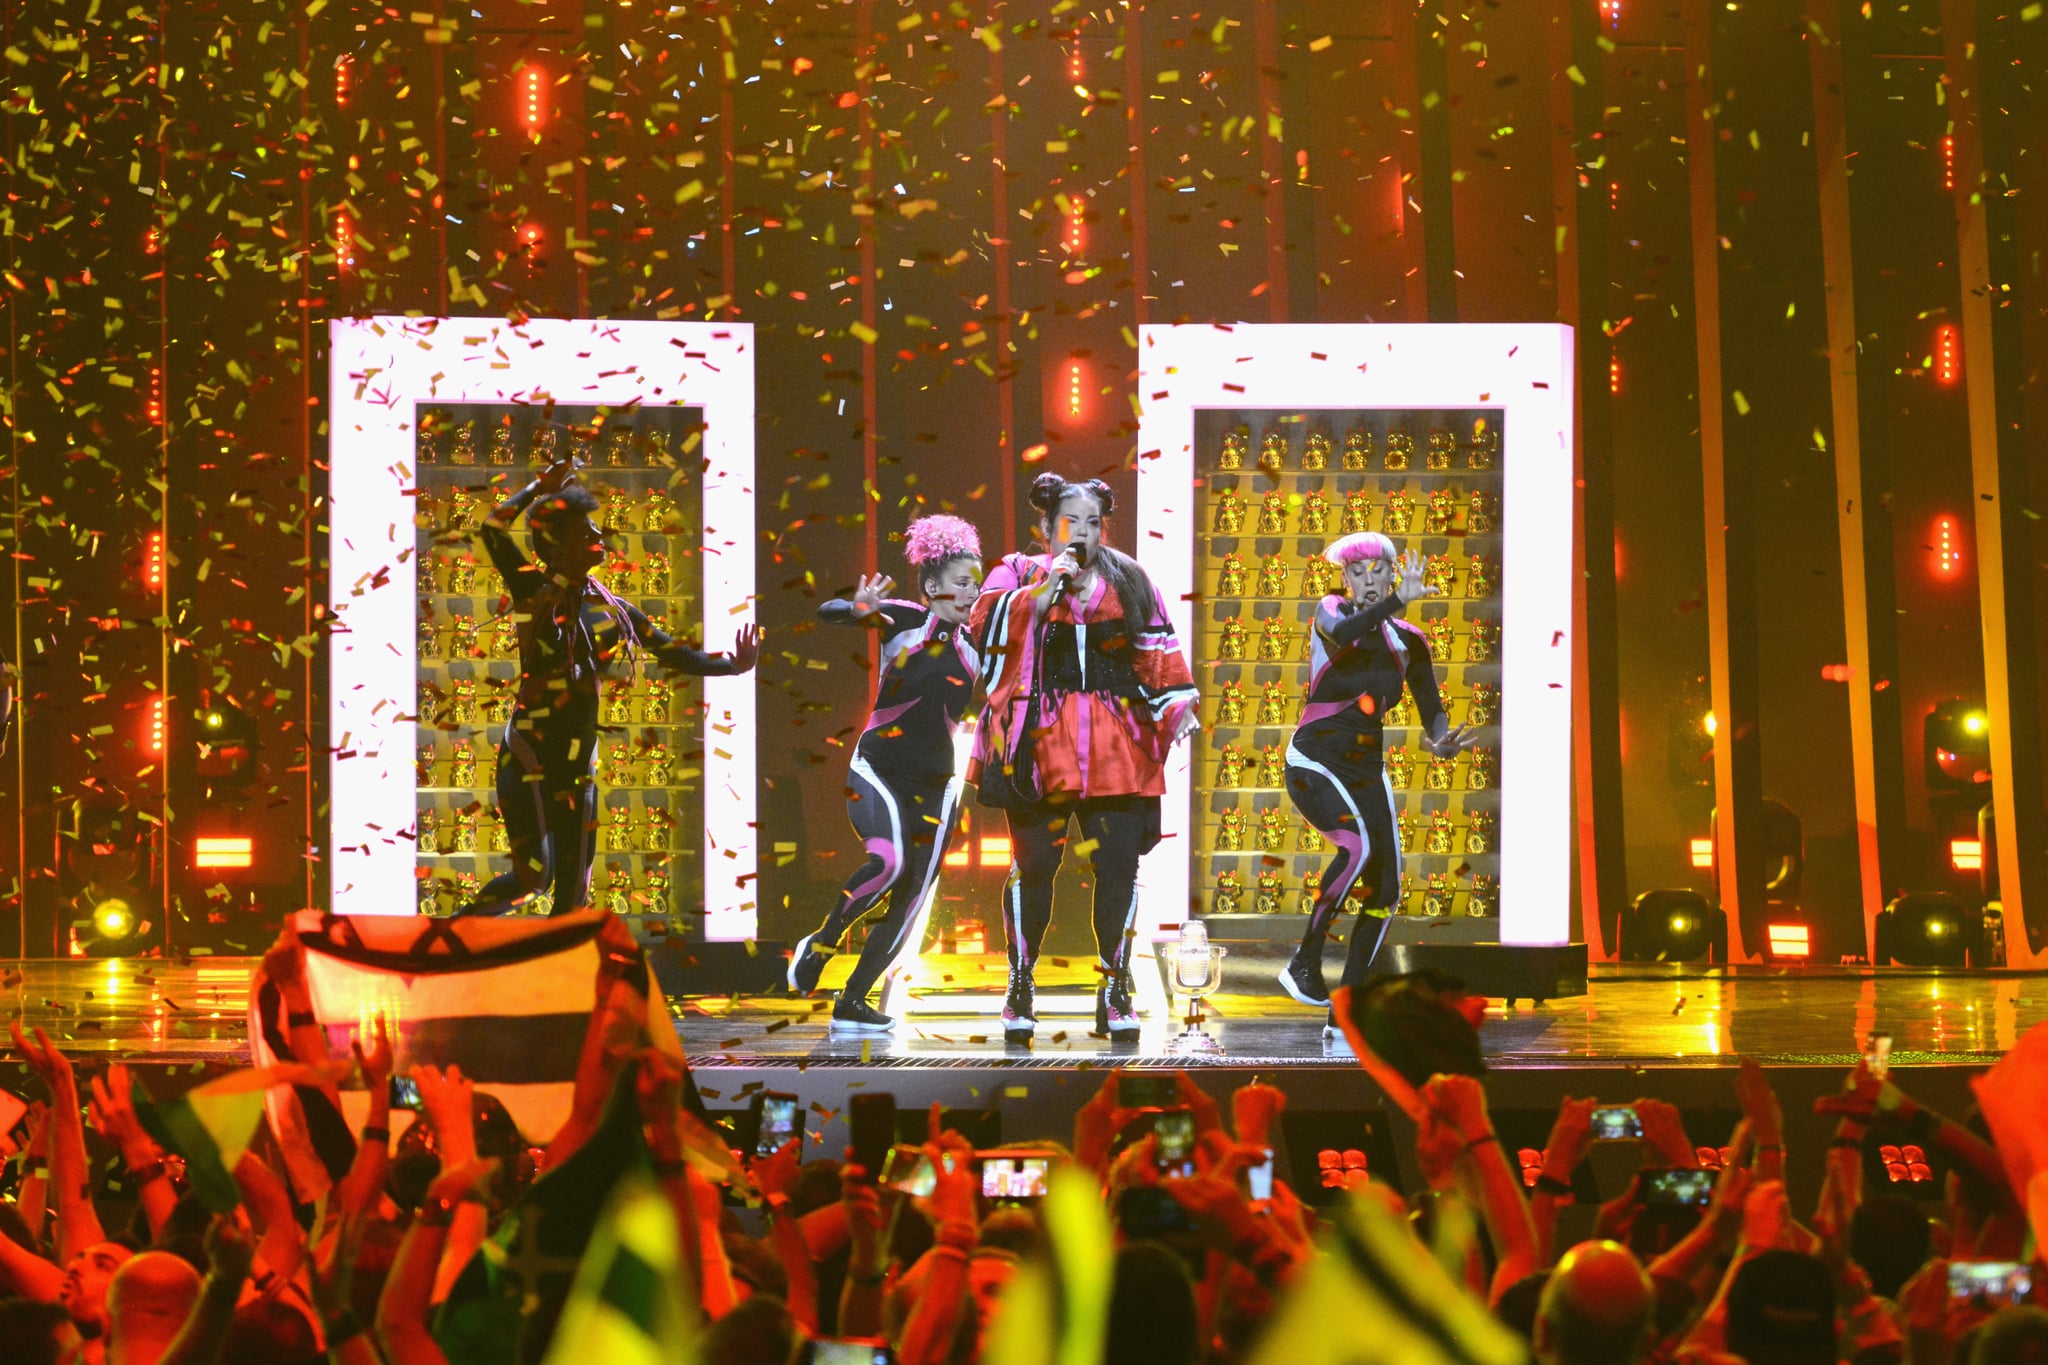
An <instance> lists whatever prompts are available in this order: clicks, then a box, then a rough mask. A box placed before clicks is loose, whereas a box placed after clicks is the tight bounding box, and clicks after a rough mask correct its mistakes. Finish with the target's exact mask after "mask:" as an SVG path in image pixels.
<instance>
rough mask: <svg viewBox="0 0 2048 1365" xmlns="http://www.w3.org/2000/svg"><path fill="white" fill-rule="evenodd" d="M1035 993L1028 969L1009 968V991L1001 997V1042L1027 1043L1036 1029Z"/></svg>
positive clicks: (1036, 1008) (1036, 1009)
mask: <svg viewBox="0 0 2048 1365" xmlns="http://www.w3.org/2000/svg"><path fill="white" fill-rule="evenodd" d="M1036 995H1037V992H1036V990H1035V988H1034V987H1033V985H1032V981H1031V969H1030V968H1029V967H1012V968H1010V990H1009V994H1007V995H1005V996H1004V997H1003V1040H1004V1041H1005V1042H1011V1043H1028V1042H1030V1041H1031V1035H1032V1034H1033V1033H1035V1032H1036V1031H1037V1029H1038V1006H1037V1003H1036Z"/></svg>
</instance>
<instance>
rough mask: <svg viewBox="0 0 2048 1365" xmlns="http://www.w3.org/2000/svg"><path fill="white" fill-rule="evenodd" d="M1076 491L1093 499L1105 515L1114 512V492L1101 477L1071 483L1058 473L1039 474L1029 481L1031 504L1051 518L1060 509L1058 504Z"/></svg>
mask: <svg viewBox="0 0 2048 1365" xmlns="http://www.w3.org/2000/svg"><path fill="white" fill-rule="evenodd" d="M1076 493H1082V494H1086V495H1087V496H1088V497H1091V498H1093V499H1095V505H1096V506H1097V507H1099V508H1101V509H1102V515H1103V516H1105V517H1107V516H1111V515H1113V514H1114V513H1115V512H1116V494H1115V493H1113V492H1112V491H1110V487H1109V485H1108V484H1106V483H1104V482H1103V481H1102V480H1101V479H1084V480H1082V481H1081V482H1080V483H1072V482H1069V481H1068V480H1067V479H1065V478H1062V477H1061V476H1060V475H1058V474H1053V473H1045V474H1040V475H1039V476H1038V477H1037V478H1035V479H1033V480H1032V481H1031V505H1032V506H1033V507H1036V508H1037V509H1038V510H1039V511H1040V512H1042V513H1044V514H1045V516H1046V517H1047V518H1051V517H1052V516H1053V515H1054V514H1055V513H1057V512H1058V511H1059V510H1060V504H1061V503H1063V502H1065V501H1066V500H1067V499H1068V498H1071V497H1073V496H1074V495H1075V494H1076Z"/></svg>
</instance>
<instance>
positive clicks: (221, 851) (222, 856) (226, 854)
mask: <svg viewBox="0 0 2048 1365" xmlns="http://www.w3.org/2000/svg"><path fill="white" fill-rule="evenodd" d="M255 862H256V845H255V842H254V841H253V840H250V839H244V838H220V837H202V838H199V839H195V840H193V841H192V865H193V866H194V867H216V868H218V867H251V866H254V865H255Z"/></svg>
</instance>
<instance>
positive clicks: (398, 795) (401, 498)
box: [327, 317, 757, 940]
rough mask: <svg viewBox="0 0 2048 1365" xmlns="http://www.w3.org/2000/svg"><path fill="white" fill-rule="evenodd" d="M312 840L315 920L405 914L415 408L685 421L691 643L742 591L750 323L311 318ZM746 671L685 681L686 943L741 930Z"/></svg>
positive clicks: (722, 619) (750, 575)
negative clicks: (690, 936) (697, 918)
mask: <svg viewBox="0 0 2048 1365" xmlns="http://www.w3.org/2000/svg"><path fill="white" fill-rule="evenodd" d="M329 327H330V339H331V342H332V351H331V361H330V365H331V374H332V383H331V386H330V388H331V393H332V395H333V400H332V401H333V412H332V414H331V416H330V422H331V432H332V434H331V437H330V462H331V466H332V470H331V474H330V484H329V487H330V497H329V501H330V506H329V508H328V509H327V512H328V515H327V522H328V525H329V528H330V532H329V548H328V555H329V584H330V587H329V602H328V605H329V608H330V610H331V612H332V614H333V618H334V620H333V628H332V646H331V648H330V650H329V655H328V658H329V663H328V693H329V702H328V717H329V725H330V730H329V743H330V745H331V746H332V748H331V752H330V766H329V793H328V795H329V808H330V811H331V815H330V819H329V831H330V839H331V845H330V848H329V849H328V851H327V856H328V857H329V858H330V859H331V860H332V864H333V886H334V901H333V903H334V909H335V911H336V912H337V913H341V914H391V915H402V914H412V913H414V912H415V909H416V905H417V902H416V899H415V892H414V879H415V874H414V867H415V850H414V844H413V839H412V836H411V833H410V826H411V822H412V819H413V810H414V790H415V781H416V776H417V774H416V769H415V764H414V759H415V749H414V745H415V742H416V738H417V736H416V726H415V717H414V707H415V705H416V704H417V702H416V698H417V690H416V688H417V683H416V677H417V668H418V648H419V645H418V640H417V638H416V633H415V630H414V602H415V600H416V597H417V564H416V560H417V556H416V555H415V553H414V544H415V532H414V525H413V507H414V504H413V488H414V482H413V480H414V470H413V467H412V461H413V441H414V432H413V414H414V408H415V405H416V404H418V403H426V402H431V403H442V404H455V403H493V404H505V403H532V404H546V403H550V402H555V403H563V404H576V405H586V406H587V405H593V404H607V405H636V406H638V407H642V408H644V407H648V406H656V405H659V406H685V405H687V406H693V407H698V408H701V409H702V410H703V413H704V421H705V426H706V430H705V437H704V444H703V448H702V450H701V451H700V452H699V453H700V455H701V458H702V459H703V461H704V468H703V474H702V485H703V511H704V521H703V537H702V552H703V620H702V621H701V623H699V624H700V628H701V630H702V634H703V646H704V648H706V649H713V650H717V649H725V648H730V642H731V639H732V634H733V631H734V630H735V629H736V628H737V627H738V626H739V625H740V624H741V623H742V622H744V621H746V620H749V619H751V616H752V611H753V595H754V540H755V534H754V486H753V483H754V479H753V475H754V356H753V328H752V327H751V326H748V325H746V324H740V323H668V322H606V321H589V320H540V319H535V320H531V321H528V322H525V323H523V324H519V325H514V324H512V323H510V322H507V321H505V320H504V319H500V318H411V317H372V318H355V319H345V320H340V321H335V322H332V323H330V324H329ZM754 684H755V679H754V676H753V675H752V674H743V675H740V676H738V677H732V678H704V679H701V680H699V683H698V685H700V686H702V687H703V689H704V693H703V695H704V701H705V712H704V714H705V725H706V729H705V733H704V735H703V744H704V810H705V829H704V849H703V865H704V871H705V875H704V880H705V887H704V902H705V904H704V909H705V935H706V937H707V938H710V939H714V940H745V939H749V938H752V937H753V936H754V926H755V880H754V878H755V871H756V852H757V848H756V831H755V795H754V794H755V750H754V731H755V714H754Z"/></svg>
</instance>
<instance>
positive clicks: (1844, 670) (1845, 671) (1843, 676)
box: [1820, 664, 1856, 683]
mask: <svg viewBox="0 0 2048 1365" xmlns="http://www.w3.org/2000/svg"><path fill="white" fill-rule="evenodd" d="M1820 675H1821V677H1822V678H1823V679H1825V680H1826V681H1828V682H1839V683H1845V682H1847V681H1849V679H1851V678H1853V677H1855V676H1856V670H1854V669H1853V668H1850V667H1849V665H1847V664H1823V665H1821V670H1820Z"/></svg>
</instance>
